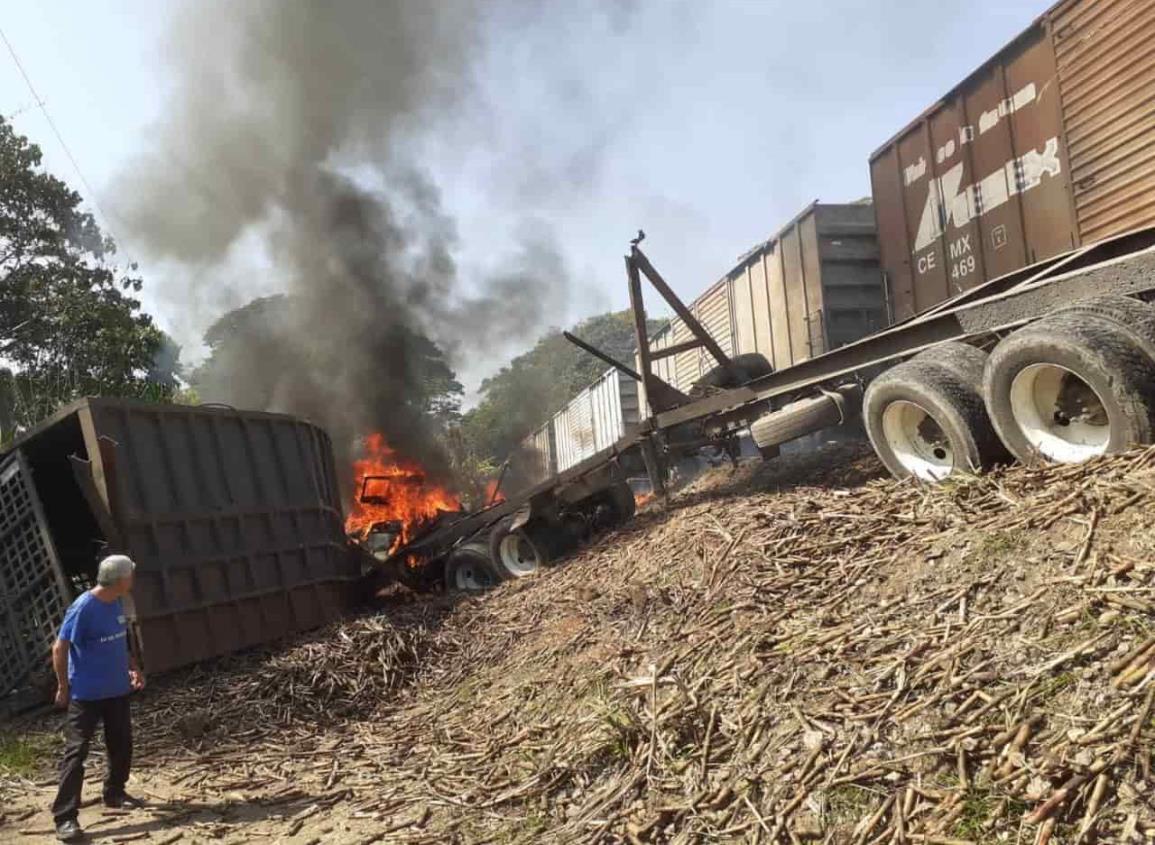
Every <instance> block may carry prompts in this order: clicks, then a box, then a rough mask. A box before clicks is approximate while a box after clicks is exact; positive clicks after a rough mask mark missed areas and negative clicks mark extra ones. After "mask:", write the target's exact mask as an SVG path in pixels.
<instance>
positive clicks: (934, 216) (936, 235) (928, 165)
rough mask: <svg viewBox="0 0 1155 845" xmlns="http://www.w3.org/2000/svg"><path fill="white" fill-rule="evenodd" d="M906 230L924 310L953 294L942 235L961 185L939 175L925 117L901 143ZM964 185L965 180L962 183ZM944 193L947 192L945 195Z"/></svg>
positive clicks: (917, 304)
mask: <svg viewBox="0 0 1155 845" xmlns="http://www.w3.org/2000/svg"><path fill="white" fill-rule="evenodd" d="M898 164H899V168H900V172H901V174H902V184H903V206H904V208H903V210H904V212H905V214H906V231H907V232H908V233H910V237H911V238H912V244H911V249H912V255H911V266H912V268H913V275H914V282H913V288H914V309H915V311H922V310H923V309H924V308H927V307H929V306H931V305H933V304H935V303H936V302H941V301H942V300H944V299H946V297H947V296H948V295H949V289H948V287H947V274H946V266H945V265H946V258H945V255H944V253H943V243H942V236H943V230H944V227H945V226H946V224H947V222H948V221H947V216H946V215H947V210H948V208H949V202H950V199H951V198H953V197H954V194H955V189H956V187H958V186H955V185H953V184H947V185H945V186H944V185H943V183H942V182H941V181H940V180H939V179H936V178H935V175H934V173H935V171H934V150H932V149H931V139H930V128H929V126H928V123H927V121H926V120H925V119H924V120H922V121H920V122H919V123H917V124H916V125H914V126H913V127H911V129H910V130H909V131H908V132H907V133H906V135H904V136H903V137H902V139H901V140H899V142H898ZM959 185H960V186H961V181H960V183H959ZM944 194H945V195H946V196H945V197H944Z"/></svg>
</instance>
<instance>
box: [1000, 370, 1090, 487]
mask: <svg viewBox="0 0 1155 845" xmlns="http://www.w3.org/2000/svg"><path fill="white" fill-rule="evenodd" d="M1011 416H1013V417H1014V419H1015V424H1016V425H1017V426H1018V427H1019V431H1020V432H1021V433H1022V435H1023V437H1025V438H1026V440H1027V442H1028V443H1029V444H1030V445H1031V446H1032V447H1033V448H1034V449H1035V450H1036V451H1037V452H1038V453H1039V454H1041V455H1042V456H1043V457H1045V458H1048V459H1049V460H1052V461H1056V462H1058V463H1064V464H1073V463H1078V462H1079V461H1085V460H1087V459H1088V458H1093V457H1095V456H1096V455H1102V454H1104V453H1105V452H1106V451H1107V448H1108V446H1109V445H1110V443H1111V423H1110V420H1109V419H1108V418H1107V410H1106V407H1105V406H1104V405H1103V399H1102V397H1101V396H1099V394H1098V393H1097V392H1096V391H1095V389H1094V388H1093V387H1091V385H1089V384H1087V382H1085V381H1083V379H1081V378H1079V376H1077V375H1076V374H1075V373H1073V372H1071V371H1070V370H1068V369H1067V368H1066V367H1060V366H1059V365H1057V364H1032V365H1031V366H1029V367H1024V368H1023V369H1022V370H1020V371H1019V373H1018V374H1017V375H1016V376H1015V378H1014V380H1013V381H1012V382H1011Z"/></svg>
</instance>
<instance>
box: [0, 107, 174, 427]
mask: <svg viewBox="0 0 1155 845" xmlns="http://www.w3.org/2000/svg"><path fill="white" fill-rule="evenodd" d="M80 202H81V198H80V195H79V194H77V193H76V192H75V191H73V190H71V189H70V188H69V187H68V186H67V185H66V184H64V182H62V181H60V180H59V179H57V178H56V177H55V176H52V175H51V174H49V173H47V172H45V171H44V170H43V169H42V168H41V153H40V149H39V148H38V147H37V146H36V145H35V144H32V143H30V142H29V141H28V139H27V138H25V137H23V136H21V135H17V134H16V133H15V132H14V131H13V130H12V127H11V126H10V125H9V124H8V122H7V121H5V120H4V119H3V118H2V117H0V358H2V359H3V360H4V362H5V363H6V365H7V369H6V371H5V372H3V373H0V379H3V380H4V381H5V383H6V386H5V388H4V390H3V391H2V392H0V397H2V398H0V402H3V403H4V404H5V406H6V409H5V410H2V411H0V418H2V417H5V416H6V417H7V422H8V426H7V428H8V430H7V432H6V436H11V433H12V431H11V430H12V428H13V427H15V428H17V429H19V428H24V427H27V426H29V425H32V424H33V423H35V422H36V421H37V420H39V419H41V418H42V417H44V416H47V415H49V414H51V413H52V412H53V411H55V410H56V409H57V408H58V407H59V406H60V405H62V404H64V403H67V402H69V401H71V400H73V399H77V398H79V397H82V396H92V395H112V396H130V397H140V396H156V395H157V391H156V388H155V387H154V386H150V382H149V380H148V371H149V368H150V367H151V366H152V363H153V360H154V357H155V355H156V352H157V350H158V349H159V348H160V344H161V333H160V331H159V330H158V329H157V328H156V326H154V325H153V322H152V319H151V318H150V317H149V316H148V315H147V314H144V313H142V312H141V310H140V302H139V301H138V300H137V299H136V298H135V296H134V295H135V294H136V293H138V292H139V291H140V289H141V281H140V279H139V278H138V277H136V276H135V275H133V274H134V273H135V271H136V268H135V266H132V265H130V266H129V267H128V268H127V269H124V270H122V269H120V268H118V267H116V266H115V264H114V263H113V257H114V255H115V252H116V247H115V244H114V243H113V241H112V239H111V238H109V237H107V236H106V235H104V234H103V233H102V232H101V231H100V228H99V227H98V226H97V225H96V221H95V220H94V219H93V217H92V215H90V214H88V213H86V212H84V211H81V210H80Z"/></svg>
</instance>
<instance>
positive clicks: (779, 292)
mask: <svg viewBox="0 0 1155 845" xmlns="http://www.w3.org/2000/svg"><path fill="white" fill-rule="evenodd" d="M783 252H784V247H783V245H782V242H781V241H778V242H777V243H776V244H775V245H774V249H773V250H771V251H769V252H767V253H766V254H765V255H764V256H763V264H764V266H765V268H766V292H767V298H768V300H769V308H770V326H771V336H772V338H773V341H774V358H773V364H774V369H776V370H782V369H785V368H786V367H789V366H791V365H792V364H794V351H793V340H792V336H791V320H790V307H789V300H788V299H787V296H786V262H785V261H784V260H783V255H782V254H783Z"/></svg>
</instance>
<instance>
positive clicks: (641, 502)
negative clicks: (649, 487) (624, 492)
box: [634, 493, 654, 510]
mask: <svg viewBox="0 0 1155 845" xmlns="http://www.w3.org/2000/svg"><path fill="white" fill-rule="evenodd" d="M653 499H654V494H653V493H635V494H634V507H635V508H637V509H639V510H640V509H641V508H644V507H645V506H646V505H648V504H649V503H650V502H652V501H653Z"/></svg>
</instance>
